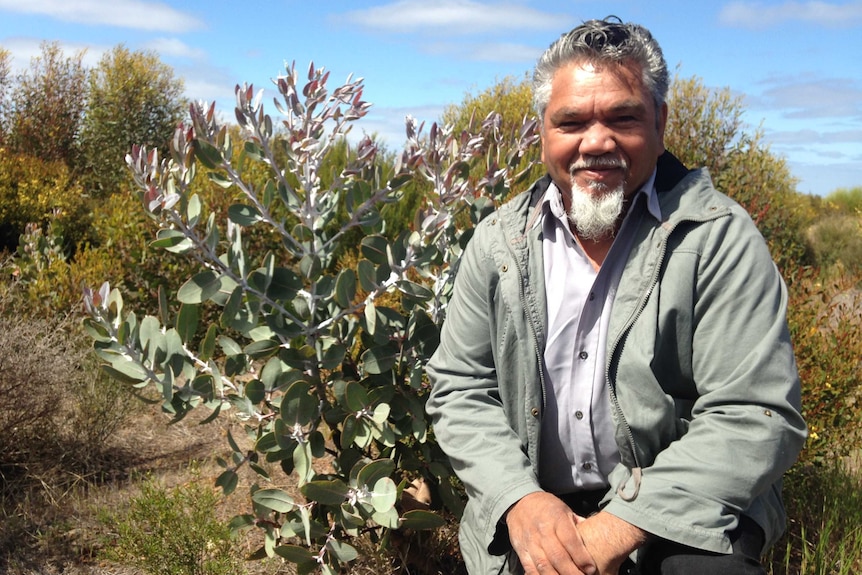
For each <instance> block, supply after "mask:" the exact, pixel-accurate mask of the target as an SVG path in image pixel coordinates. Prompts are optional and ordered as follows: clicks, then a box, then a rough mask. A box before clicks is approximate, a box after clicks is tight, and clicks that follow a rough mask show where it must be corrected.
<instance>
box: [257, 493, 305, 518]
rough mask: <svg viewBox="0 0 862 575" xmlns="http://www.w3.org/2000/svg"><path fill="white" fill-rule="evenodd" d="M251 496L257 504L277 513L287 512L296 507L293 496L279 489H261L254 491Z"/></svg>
mask: <svg viewBox="0 0 862 575" xmlns="http://www.w3.org/2000/svg"><path fill="white" fill-rule="evenodd" d="M251 498H252V500H253V501H254V502H255V503H257V504H258V505H261V506H263V507H266V508H267V509H271V510H273V511H276V512H278V513H287V512H288V511H292V510H293V509H295V508H296V502H295V501H294V500H293V498H292V497H291V496H290V495H289V494H288V493H287V492H286V491H283V490H281V489H261V490H259V491H255V492H254V494H252V496H251Z"/></svg>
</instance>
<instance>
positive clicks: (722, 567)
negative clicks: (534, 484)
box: [560, 491, 766, 575]
mask: <svg viewBox="0 0 862 575" xmlns="http://www.w3.org/2000/svg"><path fill="white" fill-rule="evenodd" d="M603 495H604V492H595V491H588V492H583V493H572V494H568V495H562V496H560V498H561V499H562V500H563V501H565V502H566V504H567V505H568V506H569V507H570V508H571V509H572V511H574V512H575V513H577V514H578V515H580V516H582V517H589V516H590V515H592V514H593V513H596V512H597V511H598V509H599V502H600V501H601V500H602V497H603ZM730 541H731V544H732V546H733V552H732V553H730V554H727V555H725V554H723V553H712V552H709V551H704V550H702V549H696V548H694V547H687V546H685V545H681V544H679V543H674V542H673V541H668V540H666V539H655V540H653V541H651V542H650V543H648V544H647V545H646V547H644V548H643V549H642V550H641V551H639V552H638V564H637V565H635V564H634V563H633V562H632V561H628V560H627V561H626V562H625V563H624V564H623V566H622V568H621V569H620V575H764V574H765V573H766V571H765V570H764V569H763V566H762V565H761V564H760V551H761V549H762V548H763V543H764V541H763V530H762V529H761V528H760V526H759V525H758V524H757V523H756V522H755V521H754V520H753V519H751V518H749V517H747V516H745V515H742V516H740V518H739V525H738V526H737V527H736V529H734V530H733V531H732V532H731V533H730Z"/></svg>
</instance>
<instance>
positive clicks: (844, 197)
mask: <svg viewBox="0 0 862 575" xmlns="http://www.w3.org/2000/svg"><path fill="white" fill-rule="evenodd" d="M826 201H827V202H829V203H830V204H832V205H833V206H835V207H836V208H837V209H838V210H840V211H842V212H844V213H847V214H855V215H862V186H857V187H855V188H838V189H837V190H835V191H834V192H832V193H831V194H829V195H828V196H826Z"/></svg>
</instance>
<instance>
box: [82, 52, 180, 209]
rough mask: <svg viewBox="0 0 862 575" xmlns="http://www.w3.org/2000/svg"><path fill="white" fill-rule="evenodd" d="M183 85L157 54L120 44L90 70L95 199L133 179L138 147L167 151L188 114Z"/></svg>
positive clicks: (90, 180)
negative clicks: (129, 157) (130, 161)
mask: <svg viewBox="0 0 862 575" xmlns="http://www.w3.org/2000/svg"><path fill="white" fill-rule="evenodd" d="M182 94H183V82H182V80H181V79H178V78H175V77H174V72H173V70H172V69H171V67H170V66H168V65H166V64H164V63H162V62H161V60H159V57H158V55H157V54H155V53H154V52H149V51H146V52H142V51H135V52H131V51H129V50H128V49H127V48H126V47H124V46H122V45H119V46H116V47H115V48H114V49H113V50H111V51H110V52H107V53H106V54H105V55H104V56H103V57H102V59H101V60H100V61H99V63H98V65H97V66H96V67H95V68H94V69H93V70H91V71H90V77H89V98H88V102H87V109H86V115H85V118H84V125H83V129H82V132H81V145H82V148H83V156H84V172H85V182H84V183H85V186H86V188H87V189H88V191H90V192H91V193H94V194H95V195H97V196H98V195H107V194H110V193H113V192H114V191H116V190H117V189H118V188H119V187H121V186H122V185H123V184H124V183H127V181H128V176H127V172H126V166H125V161H124V158H125V156H126V154H127V153H129V151H130V150H131V147H132V144H142V145H146V146H149V147H156V148H159V150H160V151H162V152H166V151H167V145H168V140H169V139H170V138H171V136H172V135H173V132H174V129H175V128H176V125H177V123H178V122H179V121H180V120H182V118H183V117H184V113H185V108H186V102H185V100H184V99H183V96H182Z"/></svg>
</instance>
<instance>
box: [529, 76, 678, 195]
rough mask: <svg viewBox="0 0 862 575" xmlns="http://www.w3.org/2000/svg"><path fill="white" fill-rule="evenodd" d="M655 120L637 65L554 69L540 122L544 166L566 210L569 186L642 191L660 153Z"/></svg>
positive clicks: (663, 114) (659, 123)
mask: <svg viewBox="0 0 862 575" xmlns="http://www.w3.org/2000/svg"><path fill="white" fill-rule="evenodd" d="M666 121H667V107H666V106H663V107H662V109H661V110H660V111H659V114H658V117H657V114H656V108H655V104H654V101H653V99H652V96H651V95H650V94H649V92H648V91H647V90H646V89H645V88H644V86H643V83H642V82H641V78H640V71H639V70H637V68H636V67H635V66H617V65H608V66H605V67H602V68H595V67H594V66H592V65H591V64H589V63H570V64H567V65H565V66H563V67H561V68H560V69H558V70H557V72H556V74H555V75H554V79H553V83H552V86H551V98H550V100H549V101H548V107H547V109H546V110H545V118H544V122H543V124H542V162H544V164H545V168H546V169H547V170H548V173H549V174H550V175H551V177H552V178H553V180H554V183H556V184H557V187H559V188H560V190H561V191H562V193H563V201H564V204H565V205H566V209H568V208H569V205H570V203H571V202H570V198H571V193H572V184H574V185H575V186H576V187H577V188H580V190H583V191H584V192H585V193H589V194H592V195H597V194H602V193H603V192H605V191H607V190H613V189H615V188H617V187H619V186H620V185H622V186H623V190H624V192H625V195H626V197H630V196H631V195H632V194H633V193H634V192H635V191H637V190H638V188H640V186H642V185H643V184H644V182H646V180H647V178H649V176H650V174H652V171H653V169H655V164H656V160H657V159H658V157H659V156H660V155H661V154H662V152H664V128H665V123H666Z"/></svg>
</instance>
